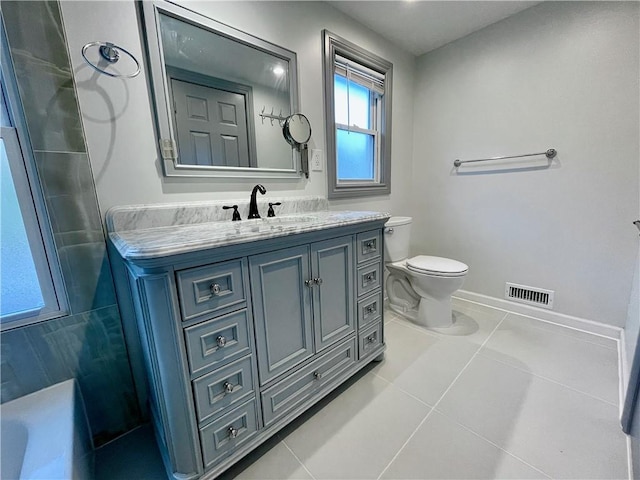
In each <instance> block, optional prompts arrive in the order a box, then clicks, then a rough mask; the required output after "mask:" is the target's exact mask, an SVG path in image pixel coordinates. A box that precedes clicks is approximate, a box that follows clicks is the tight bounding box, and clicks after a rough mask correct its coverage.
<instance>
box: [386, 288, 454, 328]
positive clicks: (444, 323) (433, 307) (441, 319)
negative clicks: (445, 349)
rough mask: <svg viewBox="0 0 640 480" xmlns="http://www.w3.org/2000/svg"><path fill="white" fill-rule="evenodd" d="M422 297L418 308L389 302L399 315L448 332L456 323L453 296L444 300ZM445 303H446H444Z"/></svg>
mask: <svg viewBox="0 0 640 480" xmlns="http://www.w3.org/2000/svg"><path fill="white" fill-rule="evenodd" d="M425 300H427V299H424V298H423V299H421V300H420V303H419V305H418V308H407V306H406V305H394V304H393V303H389V305H388V306H389V308H390V309H391V310H393V311H394V312H396V313H397V314H398V315H400V316H402V317H404V318H406V319H407V320H410V321H411V322H413V323H415V324H417V325H420V326H422V327H425V328H430V329H433V330H437V331H440V332H441V333H446V330H447V329H450V327H452V326H453V324H454V318H453V312H452V310H451V298H450V297H449V299H448V300H446V301H444V302H442V301H440V302H427V301H425ZM443 303H444V305H443Z"/></svg>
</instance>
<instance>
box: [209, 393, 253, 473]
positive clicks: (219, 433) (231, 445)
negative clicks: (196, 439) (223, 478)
mask: <svg viewBox="0 0 640 480" xmlns="http://www.w3.org/2000/svg"><path fill="white" fill-rule="evenodd" d="M257 431H258V418H257V417H256V401H255V399H252V400H251V401H250V402H247V403H245V404H244V405H240V406H239V407H238V408H236V409H235V410H232V411H230V412H229V413H227V414H226V415H223V416H222V417H220V418H219V419H217V420H215V421H213V422H211V423H210V424H209V425H207V426H205V427H202V428H201V429H200V442H201V444H202V460H203V462H204V468H208V467H210V466H211V465H213V464H214V463H216V462H218V461H219V460H221V459H223V458H224V457H226V456H227V455H229V454H231V453H232V452H233V451H234V450H235V449H237V448H239V447H240V446H242V445H244V444H245V443H247V441H248V440H250V439H251V438H252V437H253V436H254V435H255V434H256V432H257Z"/></svg>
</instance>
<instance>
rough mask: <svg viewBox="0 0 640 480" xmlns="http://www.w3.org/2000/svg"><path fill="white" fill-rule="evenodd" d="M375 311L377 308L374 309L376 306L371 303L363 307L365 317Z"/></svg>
mask: <svg viewBox="0 0 640 480" xmlns="http://www.w3.org/2000/svg"><path fill="white" fill-rule="evenodd" d="M376 311H377V308H376V304H375V303H372V304H371V305H367V306H366V307H365V313H366V314H367V315H369V314H371V313H376Z"/></svg>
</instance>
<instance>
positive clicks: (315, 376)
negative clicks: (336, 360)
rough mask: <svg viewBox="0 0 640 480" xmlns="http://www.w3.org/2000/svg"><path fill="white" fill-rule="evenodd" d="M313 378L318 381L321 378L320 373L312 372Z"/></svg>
mask: <svg viewBox="0 0 640 480" xmlns="http://www.w3.org/2000/svg"><path fill="white" fill-rule="evenodd" d="M313 378H315V379H316V380H320V379H321V378H322V374H321V373H320V372H313Z"/></svg>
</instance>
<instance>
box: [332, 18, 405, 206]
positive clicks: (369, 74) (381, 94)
mask: <svg viewBox="0 0 640 480" xmlns="http://www.w3.org/2000/svg"><path fill="white" fill-rule="evenodd" d="M322 35H323V60H324V61H323V65H324V72H323V73H324V76H323V77H324V95H325V120H326V136H327V150H326V151H327V175H328V196H329V198H348V197H359V196H371V195H388V194H389V193H390V192H391V92H392V76H393V65H392V64H391V63H390V62H388V61H386V60H384V59H382V58H380V57H378V56H377V55H375V54H373V53H371V52H368V51H366V50H364V49H362V48H360V47H359V46H357V45H355V44H353V43H351V42H349V41H347V40H345V39H343V38H341V37H339V36H337V35H335V34H333V33H331V32H329V31H328V30H324V31H323V32H322ZM336 62H338V63H339V64H340V65H343V64H345V63H348V65H349V66H352V67H353V70H349V69H346V70H345V68H344V67H340V66H339V67H338V68H336ZM351 71H353V72H354V74H353V75H349V73H350V72H351ZM345 72H346V73H345ZM336 73H337V74H338V75H342V76H345V77H346V78H347V79H348V81H351V82H355V83H358V84H361V85H363V86H365V87H367V88H368V89H369V90H370V91H372V94H371V101H372V105H371V115H372V118H371V127H372V128H370V129H365V128H360V127H357V126H354V125H350V126H349V125H345V124H341V123H337V122H336V121H335V77H334V75H335V74H336ZM368 79H370V80H373V81H374V82H373V83H372V85H373V84H376V85H379V86H378V87H377V88H372V86H370V85H369V82H368ZM374 91H376V92H377V95H376V94H374V93H373V92H374ZM374 97H375V98H374ZM339 129H340V130H348V131H352V132H359V133H365V134H369V135H373V137H374V148H375V150H374V165H373V168H374V179H373V181H372V180H359V179H342V180H341V179H338V165H337V141H336V138H337V130H339Z"/></svg>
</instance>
